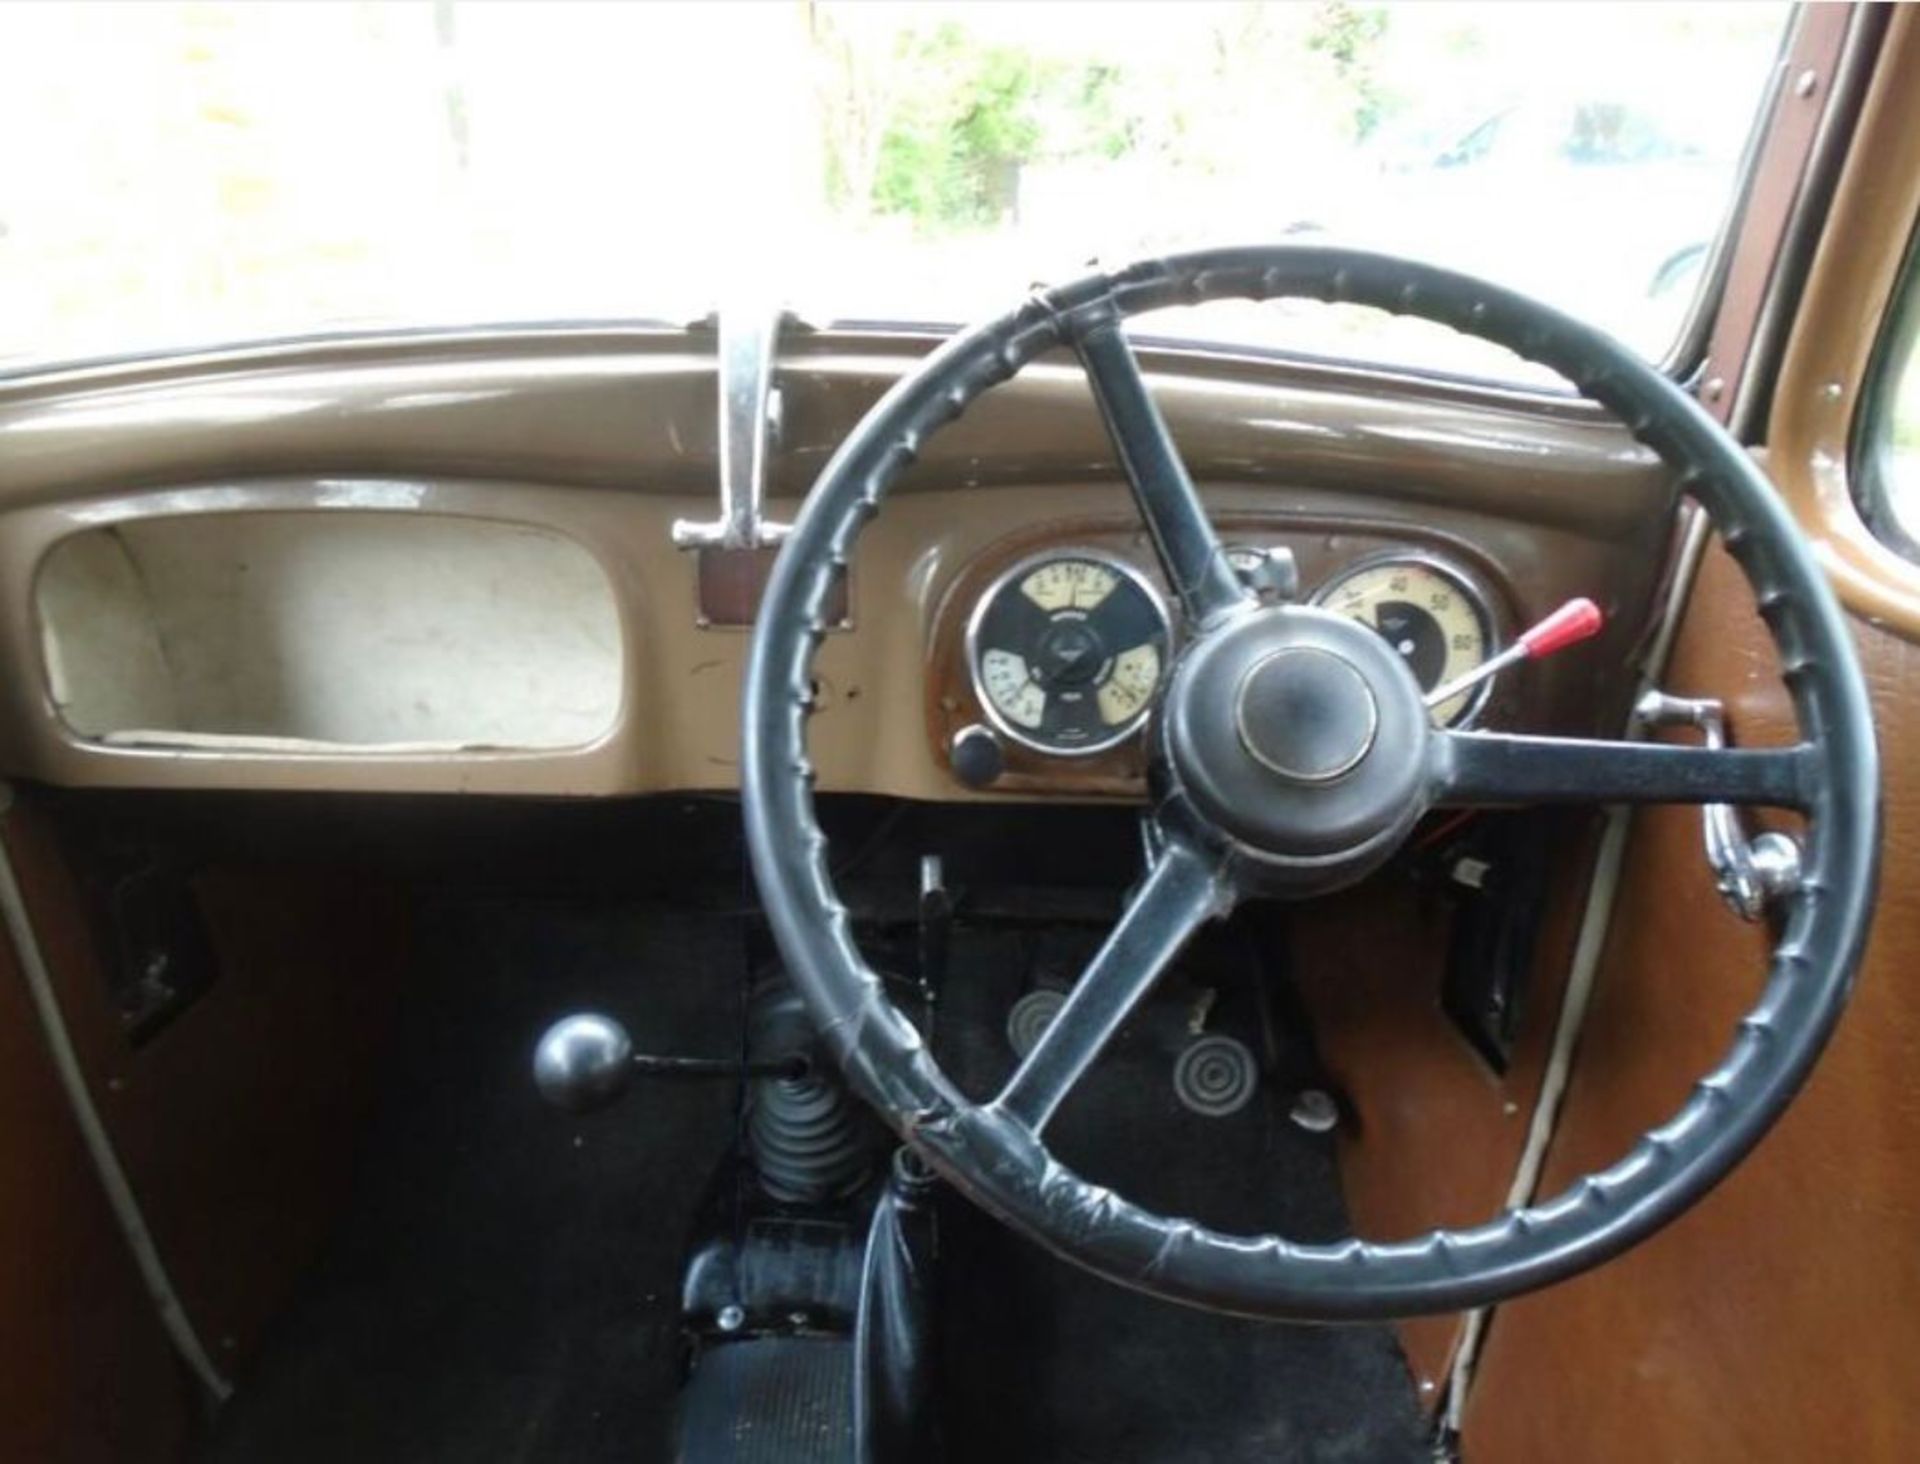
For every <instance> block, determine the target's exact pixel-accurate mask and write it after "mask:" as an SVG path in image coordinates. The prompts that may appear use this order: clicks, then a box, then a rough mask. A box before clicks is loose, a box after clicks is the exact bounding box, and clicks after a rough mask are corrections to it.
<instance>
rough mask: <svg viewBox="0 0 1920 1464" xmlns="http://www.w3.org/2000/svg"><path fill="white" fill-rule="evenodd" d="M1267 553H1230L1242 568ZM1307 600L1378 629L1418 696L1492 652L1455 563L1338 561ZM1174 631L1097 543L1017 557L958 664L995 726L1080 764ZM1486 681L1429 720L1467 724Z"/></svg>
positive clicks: (1161, 670) (1135, 720) (1141, 582)
mask: <svg viewBox="0 0 1920 1464" xmlns="http://www.w3.org/2000/svg"><path fill="white" fill-rule="evenodd" d="M1264 552H1265V551H1264V550H1263V549H1260V548H1257V547H1255V546H1251V545H1240V546H1230V547H1229V550H1228V553H1229V555H1230V556H1231V557H1233V559H1234V563H1235V566H1236V568H1242V569H1243V572H1246V573H1251V572H1252V571H1253V568H1254V566H1256V565H1257V563H1258V562H1259V560H1260V558H1261V557H1262V556H1263V555H1264ZM1305 598H1306V599H1307V600H1308V601H1309V602H1310V603H1312V604H1314V605H1317V606H1319V607H1321V608H1323V609H1325V610H1328V611H1330V612H1332V613H1333V614H1335V615H1343V616H1346V617H1348V618H1350V619H1353V620H1357V621H1359V622H1361V623H1362V624H1364V625H1366V626H1368V627H1369V628H1371V629H1372V630H1374V631H1375V632H1377V633H1378V634H1379V635H1380V636H1381V638H1382V639H1384V640H1385V641H1386V642H1387V643H1388V644H1389V645H1390V646H1392V647H1393V649H1394V650H1395V651H1396V652H1397V653H1398V654H1399V655H1400V656H1401V657H1402V658H1403V659H1404V660H1405V662H1406V664H1407V667H1408V669H1409V670H1411V671H1412V672H1413V675H1414V679H1415V680H1416V681H1418V682H1419V683H1420V687H1421V689H1422V690H1423V691H1431V690H1432V689H1433V688H1435V687H1437V686H1440V685H1442V684H1443V683H1445V682H1450V681H1454V680H1456V679H1458V678H1459V677H1461V676H1462V675H1464V674H1465V673H1466V672H1469V671H1471V670H1473V669H1474V668H1476V667H1477V666H1479V665H1481V664H1482V663H1483V662H1485V661H1486V660H1487V659H1488V658H1489V657H1490V656H1492V655H1493V654H1494V652H1495V650H1496V649H1497V647H1496V646H1495V644H1494V641H1495V635H1496V627H1497V624H1498V622H1497V621H1496V618H1495V616H1494V613H1493V601H1492V597H1491V594H1490V593H1489V591H1488V590H1487V588H1486V586H1485V585H1484V584H1483V583H1482V581H1481V580H1480V579H1479V578H1478V577H1477V576H1476V575H1475V574H1474V573H1473V572H1472V571H1470V570H1469V569H1467V568H1466V567H1465V566H1464V565H1462V564H1459V563H1457V562H1456V561H1454V560H1452V559H1450V558H1448V557H1446V556H1444V555H1441V554H1437V553H1433V552H1430V551H1427V550H1423V549H1399V548H1396V549H1390V550H1384V551H1381V552H1379V553H1374V554H1370V555H1366V556H1363V557H1361V558H1359V559H1357V560H1355V561H1353V562H1351V563H1348V564H1345V565H1342V566H1341V567H1340V568H1339V569H1337V570H1336V571H1335V572H1334V573H1333V574H1332V575H1330V576H1329V577H1328V578H1327V579H1325V580H1324V582H1322V583H1321V584H1319V585H1318V586H1315V587H1312V588H1311V589H1310V591H1309V592H1308V593H1307V595H1306V596H1305ZM1177 634H1178V632H1177V627H1176V625H1175V623H1174V620H1173V618H1172V616H1171V615H1170V613H1169V611H1168V607H1167V603H1166V601H1165V599H1164V598H1163V597H1162V595H1161V593H1160V592H1159V590H1158V589H1157V588H1156V587H1155V585H1154V584H1153V583H1152V582H1151V581H1150V580H1149V579H1148V578H1147V577H1146V576H1145V575H1144V574H1142V573H1141V571H1140V570H1139V569H1138V568H1137V567H1136V566H1134V565H1133V564H1131V563H1129V562H1128V561H1127V560H1126V559H1124V558H1122V557H1121V556H1119V555H1117V554H1114V553H1112V552H1109V551H1107V550H1104V549H1095V548H1062V549H1050V550H1047V551H1045V552H1042V553H1039V554H1035V555H1032V556H1030V557H1028V558H1026V559H1023V560H1021V561H1019V562H1018V563H1017V564H1015V565H1013V566H1012V567H1011V568H1009V569H1008V570H1006V571H1005V572H1004V573H1002V574H1001V575H1000V576H999V577H998V578H997V579H995V580H994V581H993V583H992V584H991V585H989V586H988V587H987V589H986V590H985V591H984V593H982V594H981V595H980V597H979V599H978V601H977V602H976V603H975V605H974V607H973V610H972V613H971V615H970V616H969V618H968V621H967V630H966V650H965V655H966V665H967V672H968V675H969V676H970V678H971V681H972V686H973V691H974V694H975V697H976V698H977V700H978V702H979V704H980V707H981V709H982V710H983V712H984V713H985V715H986V717H987V719H988V721H989V722H991V724H992V726H993V730H994V732H995V733H997V734H998V735H999V736H1000V737H1002V738H1005V739H1008V740H1009V741H1011V742H1012V743H1014V744H1016V745H1017V746H1018V747H1020V748H1023V749H1026V750H1028V751H1030V752H1033V753H1039V754H1043V755H1045V756H1049V757H1062V758H1074V757H1087V756H1089V755H1091V754H1095V753H1099V752H1103V751H1106V750H1109V749H1112V748H1114V747H1116V746H1118V745H1120V744H1122V743H1124V742H1125V741H1126V740H1127V739H1129V738H1131V737H1133V736H1134V734H1136V733H1137V732H1138V731H1139V730H1140V729H1141V727H1142V726H1143V725H1144V724H1145V722H1146V721H1147V719H1148V717H1149V716H1150V715H1151V712H1152V708H1153V703H1154V698H1155V696H1156V694H1157V693H1158V692H1159V690H1160V687H1161V685H1162V683H1163V681H1164V679H1165V677H1166V675H1167V673H1168V671H1169V669H1170V667H1171V665H1172V661H1173V655H1174V651H1175V648H1176V646H1177V644H1178V641H1177ZM1492 687H1493V681H1492V680H1491V679H1490V680H1487V681H1484V682H1481V683H1480V684H1479V685H1477V686H1475V687H1473V688H1472V689H1471V690H1469V691H1466V692H1463V693H1461V694H1460V695H1459V696H1456V697H1454V698H1452V699H1451V700H1449V701H1446V702H1443V703H1441V704H1440V705H1438V706H1436V707H1434V708H1433V718H1434V721H1435V723H1436V724H1438V725H1440V726H1446V727H1460V726H1465V725H1468V724H1470V723H1471V722H1472V721H1473V720H1474V719H1475V718H1476V717H1477V716H1478V715H1479V714H1480V711H1481V709H1482V708H1483V707H1484V706H1485V704H1486V701H1487V697H1488V696H1489V694H1490V693H1491V691H1492Z"/></svg>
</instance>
